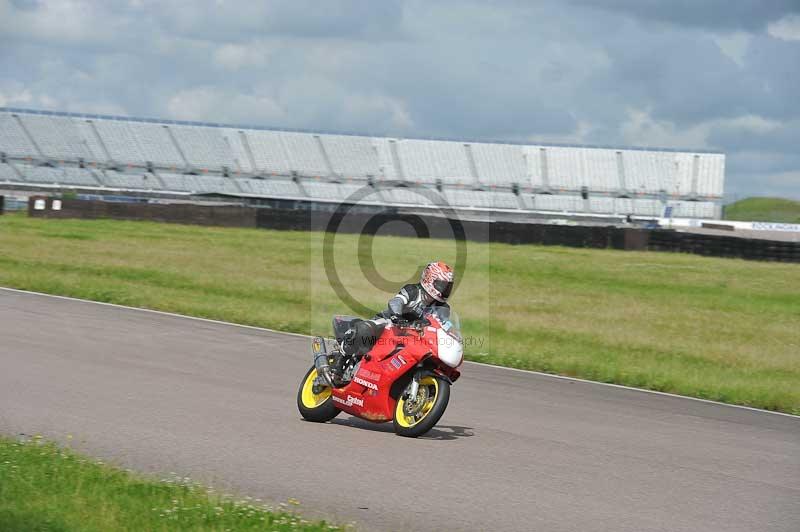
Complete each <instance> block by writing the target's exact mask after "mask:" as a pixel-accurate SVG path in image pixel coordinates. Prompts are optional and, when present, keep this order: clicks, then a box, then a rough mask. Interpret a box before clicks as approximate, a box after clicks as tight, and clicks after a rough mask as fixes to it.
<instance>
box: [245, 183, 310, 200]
mask: <svg viewBox="0 0 800 532" xmlns="http://www.w3.org/2000/svg"><path fill="white" fill-rule="evenodd" d="M237 182H238V183H239V185H240V186H241V187H242V190H243V191H244V192H245V193H246V194H255V195H258V196H268V197H276V198H302V197H304V196H305V194H303V192H302V191H301V190H300V187H298V186H297V183H295V182H294V181H290V180H287V179H238V180H237Z"/></svg>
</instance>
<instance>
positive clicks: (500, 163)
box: [471, 143, 528, 186]
mask: <svg viewBox="0 0 800 532" xmlns="http://www.w3.org/2000/svg"><path fill="white" fill-rule="evenodd" d="M471 148H472V157H473V159H474V160H475V168H476V170H477V172H478V178H479V179H480V182H481V183H483V184H485V185H493V186H510V185H511V184H512V183H518V184H525V182H526V181H527V179H528V170H527V168H526V165H525V158H524V157H523V153H522V149H521V148H520V147H519V146H509V145H503V144H484V143H473V144H472V145H471Z"/></svg>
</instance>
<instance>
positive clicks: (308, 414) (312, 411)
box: [297, 366, 341, 423]
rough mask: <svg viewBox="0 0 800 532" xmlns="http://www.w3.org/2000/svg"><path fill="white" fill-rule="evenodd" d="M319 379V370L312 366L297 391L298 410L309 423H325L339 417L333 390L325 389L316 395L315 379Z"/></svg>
mask: <svg viewBox="0 0 800 532" xmlns="http://www.w3.org/2000/svg"><path fill="white" fill-rule="evenodd" d="M316 378H317V368H315V367H314V366H311V369H309V370H308V372H307V373H306V376H305V377H303V380H302V382H301V383H300V389H299V390H297V409H298V410H300V415H301V416H303V419H305V420H307V421H313V422H315V423H324V422H326V421H330V420H331V419H333V418H335V417H336V416H338V415H339V412H341V410H339V409H338V408H336V406H335V405H334V403H333V399H331V389H330V388H329V387H327V386H326V387H324V388H323V389H322V390H321V391H320V392H319V393H314V379H316Z"/></svg>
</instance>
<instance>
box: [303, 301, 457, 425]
mask: <svg viewBox="0 0 800 532" xmlns="http://www.w3.org/2000/svg"><path fill="white" fill-rule="evenodd" d="M356 319H357V318H353V317H351V316H336V317H334V319H333V328H334V335H335V339H334V340H333V343H334V347H333V349H332V350H331V351H330V352H328V350H327V346H326V343H325V339H324V338H322V337H320V336H317V337H315V338H314V339H313V342H312V352H313V354H314V365H313V366H312V367H311V369H309V370H308V372H307V373H306V376H305V377H304V378H303V381H302V383H301V384H300V389H299V390H298V392H297V408H298V409H299V410H300V414H301V415H302V416H303V418H305V419H307V420H308V421H315V422H319V423H322V422H325V421H329V420H331V419H333V418H334V417H336V416H337V415H338V414H339V412H347V413H348V414H351V415H354V416H357V417H360V418H363V419H366V420H369V421H374V422H379V423H381V422H385V421H389V420H392V421H393V423H394V431H395V433H397V434H399V435H400V436H408V437H411V438H415V437H417V436H420V435H422V434H425V433H426V432H428V431H429V430H431V429H432V428H433V426H434V425H436V423H437V422H438V421H439V419H440V418H441V417H442V414H444V411H445V409H446V408H447V403H448V401H449V400H450V385H451V384H453V383H454V382H455V381H456V380H457V379H458V377H459V376H460V375H461V373H460V372H459V371H458V367H459V366H460V365H461V363H462V362H463V352H464V350H463V344H462V338H461V333H460V324H459V320H458V316H457V315H456V313H455V312H453V311H452V310H450V309H449V308H447V307H431V308H429V309H428V310H426V312H425V314H424V316H423V318H422V319H420V320H418V321H414V322H402V321H401V322H392V321H390V320H377V321H376V323H378V325H379V326H383V331H382V332H381V333H380V335H379V336H378V337H377V338H376V339H375V341H374V345H373V346H372V347H371V349H370V350H369V352H368V353H366V354H364V355H363V356H361V357H349V359H345V360H340V357H344V356H346V355H344V354H343V351H342V342H343V337H344V331H346V330H347V329H348V328H349V327H350V326H351V325H352V323H353V320H356ZM339 367H342V369H341V371H338V368H339ZM333 368H337V371H334V370H333Z"/></svg>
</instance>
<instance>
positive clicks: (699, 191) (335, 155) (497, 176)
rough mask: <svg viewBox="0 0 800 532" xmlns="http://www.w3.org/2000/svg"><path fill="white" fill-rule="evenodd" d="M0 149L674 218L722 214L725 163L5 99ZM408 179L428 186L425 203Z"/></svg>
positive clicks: (106, 164) (106, 183)
mask: <svg viewBox="0 0 800 532" xmlns="http://www.w3.org/2000/svg"><path fill="white" fill-rule="evenodd" d="M0 153H2V155H3V156H4V157H6V158H8V159H9V160H10V161H11V162H13V163H14V164H18V165H19V167H20V171H19V172H15V171H14V170H13V168H11V167H9V166H7V165H3V166H2V168H3V171H2V173H0V179H2V180H5V181H9V182H13V181H15V180H16V181H24V182H30V183H52V184H63V185H75V186H86V187H108V188H120V189H132V190H154V191H157V190H163V191H168V192H177V193H214V192H219V193H225V194H251V195H263V196H268V197H285V198H298V197H299V198H302V197H306V198H311V199H315V198H316V199H324V200H328V201H342V200H344V199H346V198H347V197H348V196H350V194H352V193H353V192H354V191H356V190H359V189H360V188H361V187H363V186H365V185H366V184H367V181H368V180H370V181H371V182H373V183H374V184H375V185H376V186H377V188H378V189H379V193H377V194H374V195H373V199H372V200H370V201H373V200H374V201H384V202H386V203H389V204H398V205H426V204H430V203H431V202H432V201H433V202H434V203H439V204H443V203H448V204H451V205H453V206H457V207H464V208H474V209H520V208H522V209H535V210H553V211H558V212H578V213H583V212H593V213H598V214H640V215H646V216H654V215H658V214H660V213H661V211H662V210H663V207H664V202H665V201H669V202H670V204H671V205H673V206H674V209H673V213H674V215H676V216H677V215H679V214H678V213H680V215H681V216H697V217H714V216H716V215H718V210H719V209H718V208H717V207H716V205H715V203H714V202H715V201H718V200H719V199H720V198H721V196H722V191H723V186H724V172H725V156H724V155H723V154H719V153H696V152H694V153H693V152H678V151H667V150H645V149H635V148H620V149H612V148H608V149H606V148H591V147H568V146H547V145H521V144H510V143H506V144H502V143H485V142H463V141H445V140H419V139H397V138H385V137H369V136H356V135H341V134H323V133H320V134H315V133H301V132H289V131H275V130H266V129H257V128H235V127H229V126H218V125H204V124H194V123H186V122H174V121H165V122H159V121H154V120H137V119H126V118H121V117H109V116H94V115H70V114H64V113H48V112H37V111H26V110H17V109H4V108H0ZM79 164H80V166H86V168H78V166H79ZM42 165H45V166H42ZM53 166H55V167H57V168H53ZM353 180H355V182H351V181H353ZM396 181H399V182H401V183H405V184H408V185H411V186H412V188H404V187H397V186H395V184H396V183H393V182H396ZM416 186H427V187H431V188H430V192H429V193H428V194H427V195H428V196H430V194H434V196H435V197H434V199H433V200H431V198H430V197H426V195H425V194H423V195H420V194H419V193H417V192H418V191H417V190H415V189H414V188H413V187H416ZM434 186H435V187H436V188H434ZM584 188H585V190H586V191H588V195H589V198H588V201H586V200H584V199H583V198H582V197H581V192H582V190H583V189H584ZM615 196H622V197H615ZM690 200H691V201H690Z"/></svg>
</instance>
